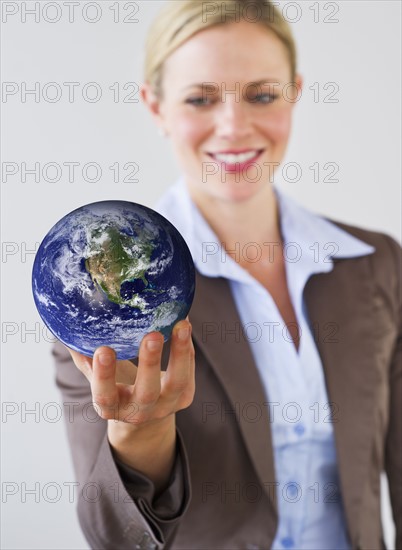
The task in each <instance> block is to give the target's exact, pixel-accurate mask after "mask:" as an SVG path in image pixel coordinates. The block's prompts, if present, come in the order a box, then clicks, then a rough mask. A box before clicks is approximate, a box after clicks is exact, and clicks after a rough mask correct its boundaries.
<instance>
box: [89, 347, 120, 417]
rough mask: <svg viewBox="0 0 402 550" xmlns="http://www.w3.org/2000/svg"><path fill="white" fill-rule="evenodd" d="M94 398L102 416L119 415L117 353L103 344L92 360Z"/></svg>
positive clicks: (98, 411)
mask: <svg viewBox="0 0 402 550" xmlns="http://www.w3.org/2000/svg"><path fill="white" fill-rule="evenodd" d="M91 389H92V398H93V400H94V403H96V405H97V407H98V408H96V407H95V408H96V409H97V413H98V414H99V416H101V417H102V418H117V417H118V404H119V403H118V401H119V398H118V389H117V385H116V354H115V352H114V351H113V349H112V348H108V347H106V346H102V347H100V348H98V349H97V350H96V351H95V354H94V358H93V362H92V381H91Z"/></svg>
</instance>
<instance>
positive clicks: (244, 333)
mask: <svg viewBox="0 0 402 550" xmlns="http://www.w3.org/2000/svg"><path fill="white" fill-rule="evenodd" d="M245 8H246V9H245ZM301 88H302V79H301V77H300V76H299V75H298V74H297V72H296V54H295V46H294V42H293V38H292V35H291V32H290V29H289V26H288V25H287V23H286V22H285V21H284V20H283V18H282V17H281V15H280V13H278V12H277V11H276V9H274V8H273V7H272V6H271V5H270V4H269V3H267V2H263V1H259V2H243V1H234V0H232V1H226V2H218V3H205V2H199V1H197V0H186V1H182V2H176V1H172V2H168V3H167V4H166V6H165V7H164V9H163V10H162V11H161V13H160V14H159V16H158V17H157V19H156V20H155V22H154V24H153V26H152V28H151V30H150V33H149V37H148V42H147V51H146V63H145V83H144V85H143V86H142V89H141V94H142V99H143V100H144V103H145V105H146V106H147V107H148V108H149V110H150V113H151V114H152V116H153V117H154V119H155V121H156V123H157V125H158V126H159V129H160V131H161V133H164V134H165V135H167V136H169V139H170V140H171V143H172V147H173V149H174V152H175V154H176V157H177V159H178V162H179V165H180V167H181V170H182V174H183V176H182V177H181V178H180V180H179V181H178V182H177V184H176V185H175V186H174V187H173V188H171V189H170V190H168V192H167V193H165V195H164V196H163V197H162V199H161V200H160V202H159V203H158V205H157V207H156V209H157V210H159V211H160V212H161V213H162V214H163V215H165V216H166V217H168V218H169V219H170V220H171V221H172V222H173V223H174V224H175V225H176V227H177V228H178V229H179V231H180V232H181V233H182V235H183V236H184V238H185V239H186V241H187V243H188V245H189V248H190V250H191V252H192V255H193V258H194V262H195V266H196V272H197V281H196V295H195V299H194V303H193V306H192V309H191V311H190V314H189V318H188V319H186V320H183V321H181V322H179V323H177V325H176V327H175V330H174V333H173V335H172V339H171V340H170V341H169V342H168V343H167V344H165V345H164V346H163V337H162V335H161V334H160V333H151V334H148V335H147V336H146V337H145V338H144V339H143V341H142V343H141V349H140V353H139V358H138V360H137V361H136V365H134V364H133V363H131V362H129V361H119V362H116V361H115V356H114V352H113V350H111V349H110V348H107V347H102V348H100V349H98V350H97V351H96V353H95V355H94V358H93V360H90V359H89V358H87V357H84V356H82V355H80V354H78V353H76V352H73V351H71V350H70V353H71V356H72V358H73V360H74V362H75V365H76V366H77V367H78V369H73V366H72V365H71V362H72V361H71V358H70V355H69V353H68V351H67V350H66V349H65V348H64V347H63V346H62V345H61V344H57V345H56V346H55V349H54V354H55V356H56V359H57V383H58V385H59V387H60V389H61V390H62V392H63V400H64V401H65V402H66V401H68V402H71V401H72V400H73V401H74V402H76V403H77V405H76V408H75V415H74V420H73V422H70V423H68V424H67V426H68V430H69V438H70V442H71V448H72V453H73V459H74V465H75V469H76V473H77V478H78V481H79V483H80V487H81V489H82V490H79V494H80V499H79V503H78V513H79V518H80V523H81V526H82V529H83V531H84V533H85V535H86V537H87V539H88V541H89V543H90V544H91V546H92V547H93V548H113V549H124V548H167V547H173V548H178V549H179V548H181V549H184V548H185V549H189V548H194V549H201V548H209V549H218V548H228V549H229V548H230V549H235V548H237V549H246V548H248V549H251V548H254V549H257V548H261V549H262V548H263V549H267V548H275V549H276V548H298V549H302V548H303V549H309V550H310V549H315V548H317V549H318V548H319V549H330V548H331V549H334V548H336V549H346V548H361V549H363V548H385V546H384V543H383V539H382V531H381V519H380V496H379V495H380V473H381V471H382V470H383V468H384V465H385V469H386V471H387V474H388V479H389V484H390V492H391V500H392V506H393V513H394V518H395V522H396V523H397V526H396V528H397V529H396V530H397V547H401V545H402V526H401V523H400V518H401V517H402V496H401V486H402V482H401V477H402V468H401V462H402V450H401V438H400V434H401V418H402V414H401V412H402V411H401V402H400V399H398V398H399V397H400V395H401V390H402V388H401V379H402V373H401V360H400V353H401V345H400V344H401V339H400V324H399V323H400V310H399V309H398V307H399V306H398V273H397V272H398V265H399V267H400V252H401V250H400V247H399V245H398V244H397V243H396V242H395V241H394V240H393V239H391V238H390V237H388V236H386V235H383V234H380V233H374V232H371V231H366V230H363V229H359V228H356V227H352V226H346V225H344V224H340V223H337V222H331V221H329V220H326V219H323V218H321V217H319V216H316V215H315V214H313V213H311V212H308V211H307V210H305V209H303V208H301V207H300V206H299V205H297V204H296V203H295V202H293V201H291V200H290V199H289V198H288V197H286V196H285V195H284V194H282V193H280V192H279V190H278V189H276V188H275V187H274V185H273V184H272V174H273V172H274V170H275V169H276V168H277V166H278V165H279V164H280V162H281V161H282V159H283V156H284V153H285V149H286V145H287V142H288V138H289V133H290V126H291V117H292V111H293V108H294V105H295V103H296V100H297V98H298V97H299V94H300V90H301ZM329 243H332V245H334V246H333V247H332V248H331V247H329V248H328V244H329ZM398 331H399V332H398ZM398 334H399V339H398ZM166 366H167V369H166V371H163V372H162V369H164V368H166ZM92 401H93V402H94V403H95V408H96V412H97V413H98V415H99V417H100V418H99V421H98V422H93V418H94V416H91V415H90V414H89V413H88V406H89V404H90V403H91V402H92ZM84 413H85V414H84ZM94 414H95V413H94ZM88 418H90V419H91V420H92V422H89V421H88ZM95 418H96V415H95Z"/></svg>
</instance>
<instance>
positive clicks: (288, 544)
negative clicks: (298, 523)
mask: <svg viewBox="0 0 402 550" xmlns="http://www.w3.org/2000/svg"><path fill="white" fill-rule="evenodd" d="M281 543H282V546H283V547H284V548H293V546H294V545H295V543H294V540H293V539H292V537H283V539H281Z"/></svg>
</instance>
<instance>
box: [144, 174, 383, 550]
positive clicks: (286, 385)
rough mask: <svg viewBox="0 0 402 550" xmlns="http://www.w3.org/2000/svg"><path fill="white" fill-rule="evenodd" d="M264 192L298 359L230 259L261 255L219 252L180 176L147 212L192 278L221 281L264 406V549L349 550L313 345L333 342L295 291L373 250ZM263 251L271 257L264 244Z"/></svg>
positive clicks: (330, 329) (263, 299) (262, 298)
mask: <svg viewBox="0 0 402 550" xmlns="http://www.w3.org/2000/svg"><path fill="white" fill-rule="evenodd" d="M274 190H275V193H276V196H277V199H278V205H279V213H280V224H281V231H282V236H283V239H284V254H285V259H286V261H285V266H286V274H287V281H288V287H289V292H290V297H291V300H292V304H293V307H294V309H295V313H296V317H297V320H298V326H299V331H300V334H301V338H300V344H299V350H298V351H296V348H295V347H294V344H293V342H292V341H291V338H290V335H289V333H288V332H287V330H286V326H285V324H284V321H283V319H282V317H281V315H280V313H279V311H278V308H277V307H276V305H275V303H274V301H273V299H272V297H271V295H270V294H269V292H268V291H267V290H266V289H265V288H264V287H263V286H262V285H261V284H260V283H259V282H258V281H257V280H256V279H255V278H254V277H252V276H251V275H250V274H249V273H248V272H247V271H246V270H245V269H243V268H242V267H241V266H240V265H239V264H238V263H237V262H236V260H235V258H236V254H237V256H239V255H244V256H245V258H246V259H248V260H249V261H252V260H257V261H258V257H259V255H261V252H262V251H261V248H260V247H259V245H257V243H254V244H252V243H250V244H249V245H248V246H247V247H246V248H245V249H243V250H240V249H238V250H234V251H233V252H232V253H231V254H226V253H225V250H224V248H223V246H221V245H220V243H219V240H218V238H217V236H216V235H215V233H214V232H213V231H212V229H211V227H210V226H209V224H208V223H207V222H206V220H205V219H204V217H203V216H202V214H201V212H200V211H199V210H198V208H197V207H196V206H195V204H194V203H193V202H192V200H191V198H190V195H189V193H188V190H187V186H186V184H185V182H184V178H179V180H178V181H177V182H176V184H175V185H174V186H172V187H171V188H170V189H169V190H168V191H167V192H166V193H165V194H164V195H163V196H162V198H161V199H160V200H159V201H158V203H157V205H155V206H154V208H155V210H157V211H158V212H160V213H161V214H162V215H163V216H165V217H166V218H167V219H168V220H169V221H171V222H172V223H173V225H175V227H176V228H177V229H178V230H179V231H180V233H181V234H182V235H183V237H184V239H185V240H186V242H187V245H188V247H189V249H190V252H191V254H192V257H193V260H194V264H195V266H196V268H197V270H198V271H199V272H200V273H202V274H203V275H205V276H207V277H218V276H220V277H225V278H227V279H228V280H229V283H230V286H231V290H232V294H233V297H234V300H235V303H236V306H237V310H238V312H239V315H240V320H241V328H242V330H243V333H244V334H245V336H246V337H247V339H248V342H249V343H250V347H251V350H252V353H253V357H254V360H255V363H256V366H257V368H258V371H259V374H260V378H261V381H262V384H263V387H264V389H265V393H266V397H267V401H269V402H270V415H271V417H270V419H271V431H272V440H273V449H274V463H275V474H276V482H277V490H276V494H277V502H278V512H279V525H278V529H277V532H276V536H275V539H274V541H273V545H272V548H273V549H275V550H276V549H279V550H282V549H284V548H294V549H305V550H314V549H317V550H318V549H319V550H335V549H336V550H346V549H349V548H351V545H350V541H349V540H348V535H347V529H346V522H345V516H344V510H343V505H342V499H341V494H340V485H339V477H338V468H337V456H336V448H335V442H334V433H333V426H332V421H331V411H330V409H329V404H328V401H329V400H328V396H327V392H326V386H325V379H324V373H323V368H322V364H321V360H320V356H319V354H318V351H317V347H316V344H315V339H317V338H324V337H325V338H327V339H331V338H332V339H334V340H336V338H337V334H336V331H337V328H336V326H335V325H328V326H324V327H321V326H320V327H310V326H309V321H308V317H307V311H306V309H305V305H304V302H303V290H304V287H305V284H306V282H307V280H308V279H309V277H310V276H311V275H312V274H313V273H319V272H328V271H331V270H332V269H333V262H332V259H331V257H335V258H354V257H358V256H364V255H367V254H371V253H372V252H374V251H375V248H373V247H372V246H370V245H368V244H366V243H364V242H362V241H361V240H359V239H357V238H355V237H353V236H352V235H350V234H349V233H347V232H345V231H343V230H341V229H340V228H338V227H337V226H336V225H334V224H333V223H331V222H329V221H327V220H325V219H324V218H322V217H320V216H319V215H317V214H314V213H312V212H310V211H308V210H306V209H305V208H303V207H302V206H301V205H299V204H298V203H297V202H295V201H294V200H293V199H291V198H290V197H288V196H287V195H285V194H284V193H283V192H282V191H279V189H278V188H277V187H276V186H274ZM264 246H269V245H268V243H265V244H264ZM270 251H271V253H272V254H278V252H279V250H278V248H274V247H273V245H270ZM334 418H335V419H336V409H335V410H334Z"/></svg>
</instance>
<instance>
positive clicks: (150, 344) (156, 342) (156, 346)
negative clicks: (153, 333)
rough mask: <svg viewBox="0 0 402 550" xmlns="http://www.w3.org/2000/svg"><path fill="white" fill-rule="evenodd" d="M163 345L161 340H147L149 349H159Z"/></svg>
mask: <svg viewBox="0 0 402 550" xmlns="http://www.w3.org/2000/svg"><path fill="white" fill-rule="evenodd" d="M160 347H161V343H160V341H159V340H147V349H149V351H157V350H158V349H159V348H160Z"/></svg>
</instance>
